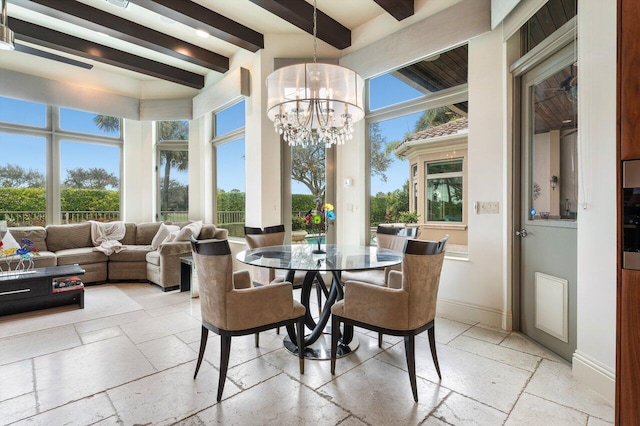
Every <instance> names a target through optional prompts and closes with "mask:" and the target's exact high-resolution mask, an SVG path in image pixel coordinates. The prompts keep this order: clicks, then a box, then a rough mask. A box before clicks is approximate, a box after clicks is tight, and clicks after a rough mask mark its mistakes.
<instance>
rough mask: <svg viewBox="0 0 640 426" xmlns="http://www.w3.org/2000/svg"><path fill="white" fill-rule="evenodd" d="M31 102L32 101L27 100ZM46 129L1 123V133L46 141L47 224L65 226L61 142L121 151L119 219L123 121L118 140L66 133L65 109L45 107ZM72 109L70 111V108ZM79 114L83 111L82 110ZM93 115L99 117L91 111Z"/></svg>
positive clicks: (78, 133)
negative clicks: (62, 122)
mask: <svg viewBox="0 0 640 426" xmlns="http://www.w3.org/2000/svg"><path fill="white" fill-rule="evenodd" d="M4 97H5V98H8V99H14V100H18V101H20V100H21V99H15V98H11V97H8V96H4ZM27 102H32V101H27ZM32 103H36V104H42V103H41V102H32ZM45 107H46V109H45V114H46V117H45V120H46V125H45V127H38V126H30V125H27V124H19V123H12V122H7V121H0V132H2V133H11V134H18V135H24V136H34V137H41V138H44V139H45V145H46V146H45V151H46V152H45V156H46V161H45V188H46V209H45V221H46V223H47V224H52V225H57V224H61V223H62V209H61V205H62V203H61V198H60V197H61V189H62V177H61V176H60V172H61V157H60V154H61V142H62V141H63V140H65V141H71V142H79V143H91V144H100V145H108V146H114V147H117V148H118V149H119V163H120V164H119V176H118V178H119V180H120V188H119V190H118V192H119V198H120V201H119V204H120V211H119V212H118V215H119V216H120V218H121V217H122V216H123V213H124V210H123V207H124V204H123V200H124V198H123V197H124V195H123V191H122V188H123V186H124V182H123V179H122V178H123V167H124V164H123V158H124V157H123V156H124V149H123V148H124V119H123V118H122V117H118V118H119V120H120V135H119V136H118V137H113V136H103V135H94V134H91V133H83V132H75V131H71V130H63V129H61V128H60V109H61V108H64V107H60V106H54V105H45ZM67 109H70V108H67ZM79 111H80V110H79ZM83 112H89V113H92V114H98V115H99V113H97V112H96V113H94V112H91V111H83Z"/></svg>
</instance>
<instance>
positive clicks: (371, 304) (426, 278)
mask: <svg viewBox="0 0 640 426" xmlns="http://www.w3.org/2000/svg"><path fill="white" fill-rule="evenodd" d="M448 239H449V236H448V235H447V236H445V237H444V238H443V239H442V240H440V241H421V240H408V241H407V242H406V245H405V247H404V250H403V251H404V254H403V260H402V272H399V271H391V272H390V273H389V282H388V283H387V286H385V287H379V286H373V285H370V284H366V283H362V282H358V281H347V282H346V283H345V286H344V298H343V300H341V301H339V302H338V303H336V304H335V305H333V307H332V308H331V313H332V323H331V324H332V326H331V374H335V368H336V352H337V347H338V339H339V335H340V323H344V324H349V325H354V326H358V327H363V328H366V329H368V330H373V331H377V332H379V333H384V334H390V335H393V336H404V347H405V354H406V358H407V369H408V371H409V381H410V383H411V390H412V392H413V399H414V400H415V401H416V402H418V390H417V387H416V363H415V336H416V335H417V334H420V333H422V332H423V331H425V330H426V331H427V332H428V334H429V345H430V346H431V357H432V358H433V363H434V365H435V368H436V372H437V373H438V377H439V378H442V376H441V375H440V366H439V364H438V354H437V352H436V342H435V328H434V319H435V315H436V301H437V297H438V285H439V282H440V271H441V270H442V263H443V260H444V252H445V247H446V245H447V240H448Z"/></svg>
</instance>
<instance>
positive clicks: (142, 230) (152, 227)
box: [136, 222, 162, 246]
mask: <svg viewBox="0 0 640 426" xmlns="http://www.w3.org/2000/svg"><path fill="white" fill-rule="evenodd" d="M161 224H162V222H143V223H139V224H138V226H137V228H136V245H139V246H146V245H151V241H153V237H155V235H156V234H157V233H158V229H159V228H160V225H161Z"/></svg>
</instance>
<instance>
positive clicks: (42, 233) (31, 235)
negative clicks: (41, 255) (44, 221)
mask: <svg viewBox="0 0 640 426" xmlns="http://www.w3.org/2000/svg"><path fill="white" fill-rule="evenodd" d="M9 231H10V232H11V235H13V237H14V238H15V239H16V241H18V242H20V240H21V239H23V238H27V239H29V240H31V241H32V242H33V246H34V247H35V248H36V249H37V250H38V251H47V250H48V248H47V241H46V238H47V230H46V229H44V228H43V227H42V226H23V227H17V228H11V229H9ZM5 248H7V247H5Z"/></svg>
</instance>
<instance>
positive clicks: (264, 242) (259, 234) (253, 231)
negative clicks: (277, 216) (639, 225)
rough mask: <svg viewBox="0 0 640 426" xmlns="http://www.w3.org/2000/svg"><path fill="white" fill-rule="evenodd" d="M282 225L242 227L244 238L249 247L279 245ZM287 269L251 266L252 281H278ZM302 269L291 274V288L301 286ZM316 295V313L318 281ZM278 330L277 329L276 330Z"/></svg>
mask: <svg viewBox="0 0 640 426" xmlns="http://www.w3.org/2000/svg"><path fill="white" fill-rule="evenodd" d="M284 235H285V234H284V225H275V226H267V227H265V228H264V229H261V228H253V227H250V226H245V227H244V238H245V241H246V242H247V245H248V246H249V248H252V249H254V248H261V247H268V246H280V245H283V244H284ZM288 272H289V271H286V270H282V269H271V268H258V267H255V268H253V278H254V282H255V283H256V284H258V285H266V284H272V283H280V282H283V281H285V280H286V279H287V273H288ZM306 274H307V273H306V272H304V271H296V272H295V273H294V276H293V281H292V283H293V288H295V289H298V288H301V287H302V282H303V281H304V278H305V276H306ZM316 295H317V297H318V307H319V308H318V311H319V312H318V314H320V306H321V305H322V303H321V302H322V288H321V287H320V283H318V282H316ZM278 331H279V330H278Z"/></svg>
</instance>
